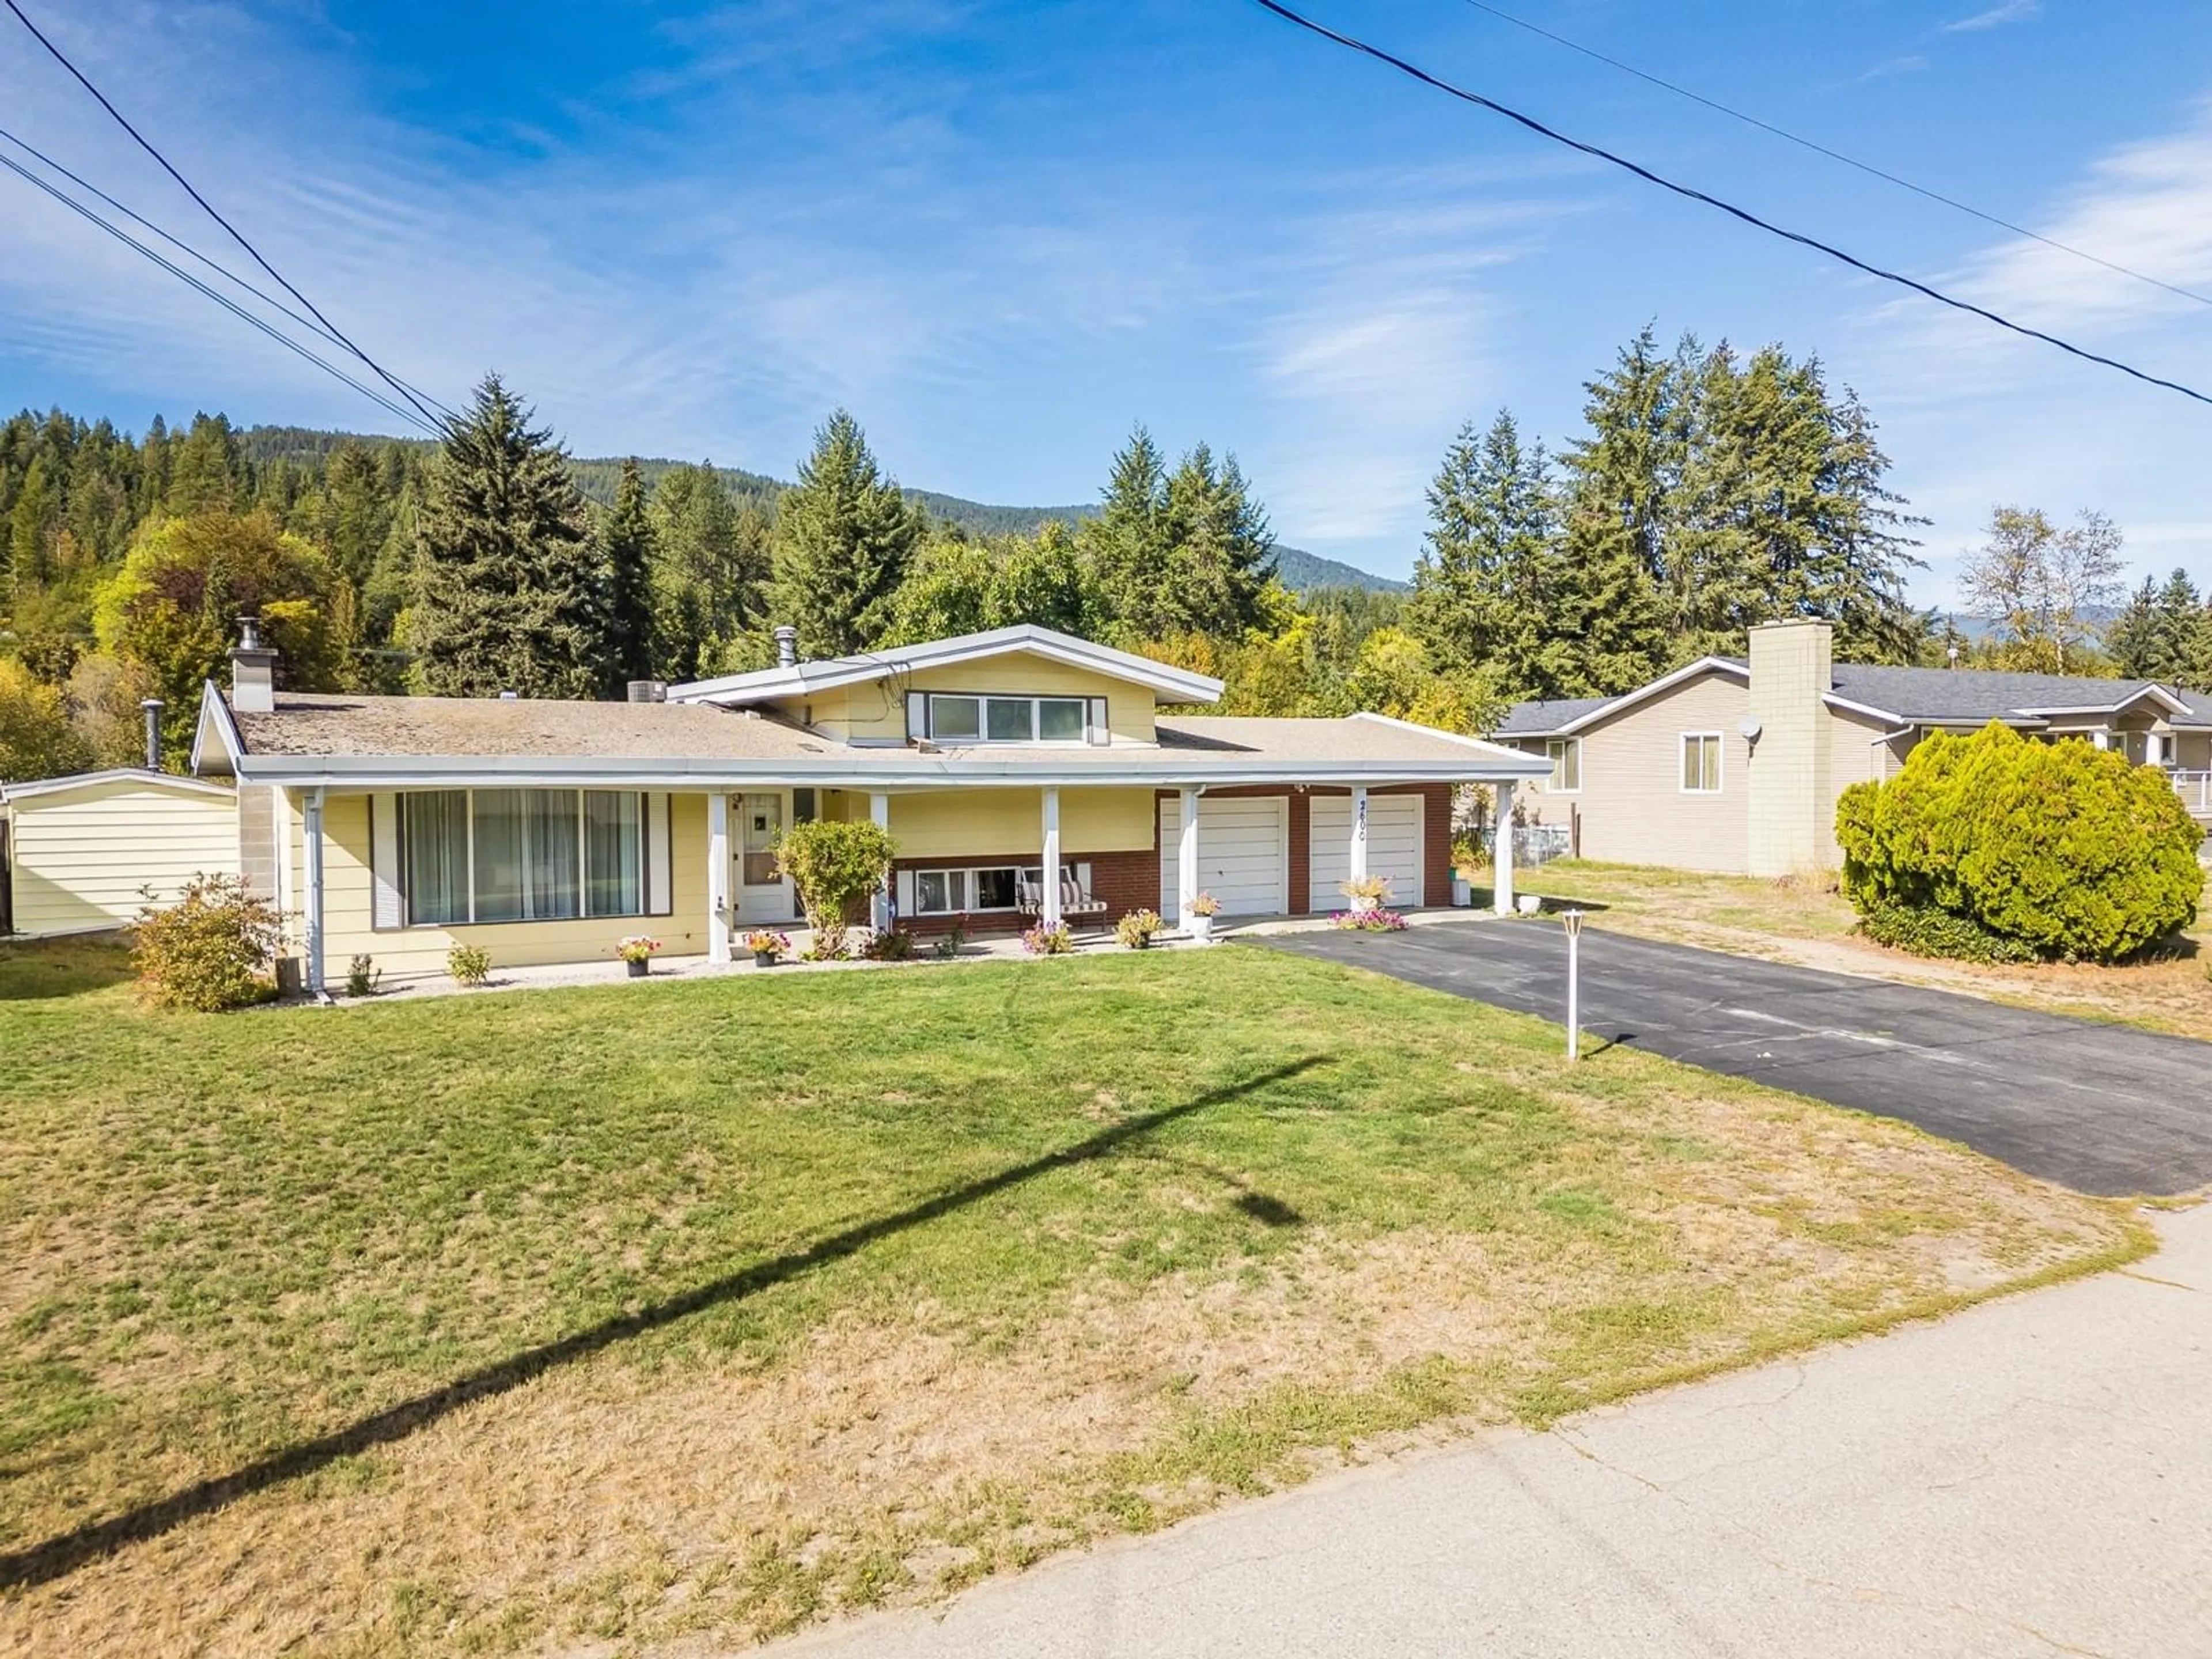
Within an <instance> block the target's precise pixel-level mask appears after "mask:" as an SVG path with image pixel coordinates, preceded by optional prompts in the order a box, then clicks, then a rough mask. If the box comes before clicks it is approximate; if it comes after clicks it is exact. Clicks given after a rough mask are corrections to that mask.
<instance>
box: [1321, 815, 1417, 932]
mask: <svg viewBox="0 0 2212 1659" xmlns="http://www.w3.org/2000/svg"><path fill="white" fill-rule="evenodd" d="M1421 806H1422V800H1421V798H1420V797H1419V795H1370V796H1368V798H1367V873H1368V874H1370V875H1371V876H1385V877H1388V878H1389V882H1390V898H1389V902H1390V903H1392V904H1398V905H1416V904H1425V903H1427V902H1428V897H1427V895H1425V893H1424V892H1423V891H1422V890H1421ZM1311 813H1312V816H1311V818H1310V823H1311V824H1312V827H1313V839H1312V842H1311V847H1312V854H1311V860H1310V865H1309V868H1310V871H1311V875H1312V881H1313V886H1312V893H1313V897H1312V900H1311V902H1312V905H1313V908H1315V909H1316V910H1341V909H1343V908H1344V907H1345V897H1344V895H1343V894H1342V893H1340V892H1339V891H1338V890H1337V884H1338V883H1340V882H1341V881H1342V880H1344V879H1345V878H1346V876H1348V875H1350V874H1351V872H1352V797H1351V796H1349V795H1316V796H1314V797H1313V799H1312V803H1311Z"/></svg>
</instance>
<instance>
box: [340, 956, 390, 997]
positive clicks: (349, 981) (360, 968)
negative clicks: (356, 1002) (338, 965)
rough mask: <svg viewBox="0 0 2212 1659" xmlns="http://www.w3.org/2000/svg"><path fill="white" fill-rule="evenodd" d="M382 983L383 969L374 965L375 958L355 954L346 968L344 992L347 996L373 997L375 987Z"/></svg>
mask: <svg viewBox="0 0 2212 1659" xmlns="http://www.w3.org/2000/svg"><path fill="white" fill-rule="evenodd" d="M383 983H384V969H381V968H380V967H378V966H377V965H376V958H375V957H372V956H368V955H366V954H364V955H362V956H357V957H355V958H354V959H353V962H352V963H351V965H349V967H348V968H347V969H346V994H347V995H348V996H349V997H373V996H374V995H375V994H376V987H378V986H380V985H381V984H383Z"/></svg>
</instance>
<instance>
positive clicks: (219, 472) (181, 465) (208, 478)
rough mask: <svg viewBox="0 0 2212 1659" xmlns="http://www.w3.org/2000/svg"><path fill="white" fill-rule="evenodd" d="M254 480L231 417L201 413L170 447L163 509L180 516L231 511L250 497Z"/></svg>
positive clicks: (162, 499) (162, 500) (162, 503)
mask: <svg viewBox="0 0 2212 1659" xmlns="http://www.w3.org/2000/svg"><path fill="white" fill-rule="evenodd" d="M252 483H253V478H252V466H251V465H249V464H248V462H247V461H246V456H245V453H244V452H243V451H241V450H240V447H239V443H238V434H237V433H236V432H234V430H232V428H231V424H230V421H229V418H228V416H222V415H208V414H204V413H203V414H197V415H195V416H192V424H191V430H190V431H189V432H187V433H185V435H184V436H183V437H182V438H180V439H178V440H177V441H175V443H174V444H173V445H172V446H171V448H170V454H169V467H168V488H167V491H166V492H165V493H164V494H163V495H162V498H161V506H162V509H163V510H164V511H165V512H168V513H175V514H177V515H179V517H183V516H186V515H189V514H191V513H204V512H208V511H210V510H211V509H212V510H217V511H221V512H225V513H228V512H229V511H231V510H232V509H234V508H235V507H240V506H242V505H243V504H244V503H245V502H246V501H248V500H249V499H250V498H251V496H252Z"/></svg>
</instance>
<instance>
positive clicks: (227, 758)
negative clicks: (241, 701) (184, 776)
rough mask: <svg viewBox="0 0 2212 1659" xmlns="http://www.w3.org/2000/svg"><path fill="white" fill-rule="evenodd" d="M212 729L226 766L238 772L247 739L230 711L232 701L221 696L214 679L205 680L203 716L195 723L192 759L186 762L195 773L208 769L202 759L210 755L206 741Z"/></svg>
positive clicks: (244, 753)
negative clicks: (229, 701) (241, 733)
mask: <svg viewBox="0 0 2212 1659" xmlns="http://www.w3.org/2000/svg"><path fill="white" fill-rule="evenodd" d="M210 732H213V733H214V734H215V740H216V746H217V747H218V748H219V749H220V750H222V759H223V761H224V762H225V763H227V769H228V771H229V772H230V773H231V774H232V775H234V776H235V775H236V774H237V771H238V763H240V761H242V760H243V759H245V758H246V739H245V738H244V737H243V736H242V735H240V732H239V729H238V721H237V719H236V718H235V717H234V715H233V714H231V712H230V705H229V704H228V703H227V702H224V701H223V700H222V692H220V691H218V690H216V685H215V682H214V681H213V680H202V681H201V682H200V717H199V721H198V723H197V725H196V726H193V727H192V755H191V760H190V761H188V762H187V763H186V764H187V765H189V766H190V767H191V769H192V770H193V771H194V772H196V773H197V772H204V771H205V770H206V769H207V768H206V767H205V766H204V764H203V762H204V761H206V760H207V759H209V758H210V757H209V755H208V746H207V742H208V734H209V733H210Z"/></svg>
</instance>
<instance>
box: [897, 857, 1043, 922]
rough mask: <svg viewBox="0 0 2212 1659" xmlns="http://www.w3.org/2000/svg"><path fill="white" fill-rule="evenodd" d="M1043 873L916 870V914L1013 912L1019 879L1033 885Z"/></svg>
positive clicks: (1010, 869) (1005, 869) (1004, 869)
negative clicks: (984, 911)
mask: <svg viewBox="0 0 2212 1659" xmlns="http://www.w3.org/2000/svg"><path fill="white" fill-rule="evenodd" d="M1043 873H1044V872H1042V870H1026V871H1024V870H1017V869H1016V868H1015V867H1014V866H1011V865H1006V866H1000V867H998V868H987V869H981V870H917V871H915V872H914V908H915V915H923V916H951V915H961V914H963V913H964V912H966V911H969V910H1012V909H1013V908H1015V907H1016V905H1017V904H1018V902H1020V901H1019V892H1020V884H1019V879H1018V878H1021V877H1023V876H1026V877H1027V878H1029V882H1030V885H1031V886H1035V885H1036V884H1037V882H1038V881H1039V880H1040V879H1042V876H1043Z"/></svg>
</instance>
